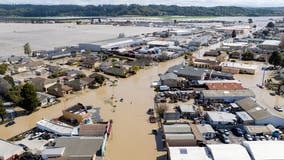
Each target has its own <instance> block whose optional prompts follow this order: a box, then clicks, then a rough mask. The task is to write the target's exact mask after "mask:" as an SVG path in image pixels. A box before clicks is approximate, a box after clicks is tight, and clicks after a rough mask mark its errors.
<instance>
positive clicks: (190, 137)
mask: <svg viewBox="0 0 284 160" xmlns="http://www.w3.org/2000/svg"><path fill="white" fill-rule="evenodd" d="M162 129H163V133H164V137H165V142H166V145H167V146H170V147H171V146H195V145H196V139H195V136H194V134H193V133H192V130H191V127H190V126H189V124H179V123H171V124H170V123H167V124H163V125H162Z"/></svg>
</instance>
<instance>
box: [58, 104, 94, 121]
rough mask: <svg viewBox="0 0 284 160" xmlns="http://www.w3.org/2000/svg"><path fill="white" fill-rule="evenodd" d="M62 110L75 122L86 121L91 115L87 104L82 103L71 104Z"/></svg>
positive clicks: (65, 115)
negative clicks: (86, 106)
mask: <svg viewBox="0 0 284 160" xmlns="http://www.w3.org/2000/svg"><path fill="white" fill-rule="evenodd" d="M62 112H63V117H64V118H65V119H67V120H70V121H71V122H72V121H74V122H75V123H85V121H87V119H89V118H90V116H91V115H90V114H89V113H88V111H87V109H86V108H85V106H84V105H82V104H81V103H78V104H76V105H74V106H71V107H69V108H67V109H65V110H63V111H62Z"/></svg>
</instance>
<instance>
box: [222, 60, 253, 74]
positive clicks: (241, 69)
mask: <svg viewBox="0 0 284 160" xmlns="http://www.w3.org/2000/svg"><path fill="white" fill-rule="evenodd" d="M220 66H221V67H222V71H223V72H229V73H234V74H239V73H240V74H255V72H256V70H257V65H253V64H242V63H235V62H222V63H221V64H220Z"/></svg>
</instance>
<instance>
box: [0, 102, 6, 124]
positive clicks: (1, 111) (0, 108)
mask: <svg viewBox="0 0 284 160" xmlns="http://www.w3.org/2000/svg"><path fill="white" fill-rule="evenodd" d="M6 114H7V112H6V109H5V108H4V106H3V101H2V100H0V117H1V119H2V122H3V121H4V116H5V115H6Z"/></svg>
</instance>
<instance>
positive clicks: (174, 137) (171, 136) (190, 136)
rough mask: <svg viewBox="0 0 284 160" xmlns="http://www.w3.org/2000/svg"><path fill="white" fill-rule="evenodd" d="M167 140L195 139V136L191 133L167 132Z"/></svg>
mask: <svg viewBox="0 0 284 160" xmlns="http://www.w3.org/2000/svg"><path fill="white" fill-rule="evenodd" d="M166 139H167V140H194V139H195V136H194V135H193V134H191V133H189V134H166Z"/></svg>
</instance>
